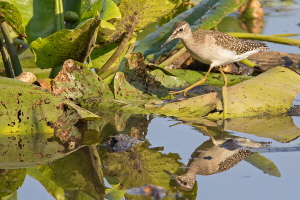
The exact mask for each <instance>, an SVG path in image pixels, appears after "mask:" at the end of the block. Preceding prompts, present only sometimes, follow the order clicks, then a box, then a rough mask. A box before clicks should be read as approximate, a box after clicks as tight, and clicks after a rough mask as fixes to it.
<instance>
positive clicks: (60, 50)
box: [30, 17, 100, 69]
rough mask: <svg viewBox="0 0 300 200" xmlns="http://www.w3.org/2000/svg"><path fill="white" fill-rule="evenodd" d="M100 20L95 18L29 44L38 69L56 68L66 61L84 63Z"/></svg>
mask: <svg viewBox="0 0 300 200" xmlns="http://www.w3.org/2000/svg"><path fill="white" fill-rule="evenodd" d="M99 24H100V20H99V19H98V18H97V17H96V18H93V19H89V20H86V21H84V22H82V23H81V24H79V26H78V27H77V28H76V29H74V30H61V31H58V32H56V33H54V34H52V35H50V36H48V37H47V38H43V39H42V38H38V39H37V40H35V41H34V42H32V43H31V44H30V48H31V49H32V50H33V53H34V55H35V57H36V65H37V66H38V67H39V68H42V69H45V68H53V67H58V66H60V65H61V64H63V62H64V61H65V60H67V59H74V60H77V61H79V62H83V61H85V59H86V57H87V56H88V55H89V53H90V51H91V49H92V46H93V44H92V43H93V40H94V33H95V32H96V31H97V30H98V26H99Z"/></svg>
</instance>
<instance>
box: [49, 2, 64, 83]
mask: <svg viewBox="0 0 300 200" xmlns="http://www.w3.org/2000/svg"><path fill="white" fill-rule="evenodd" d="M63 29H65V23H64V8H63V3H62V0H55V16H54V31H55V32H57V31H60V30H63ZM60 70H61V67H54V68H52V69H51V72H50V75H49V78H54V77H55V76H56V75H57V74H58V72H59V71H60Z"/></svg>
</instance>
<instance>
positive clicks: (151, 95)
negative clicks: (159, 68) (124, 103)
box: [114, 53, 168, 100]
mask: <svg viewBox="0 0 300 200" xmlns="http://www.w3.org/2000/svg"><path fill="white" fill-rule="evenodd" d="M127 57H128V59H127V58H124V59H123V61H122V63H121V65H120V67H119V69H118V72H117V73H116V75H115V78H114V94H115V98H116V99H120V100H125V99H140V100H149V99H157V97H167V96H168V91H167V90H166V89H165V88H164V87H163V86H162V85H161V83H160V82H158V81H156V80H155V79H154V78H153V77H152V76H150V75H149V74H148V72H147V70H146V65H145V63H144V59H143V57H142V55H141V54H139V53H138V54H130V55H128V56H127Z"/></svg>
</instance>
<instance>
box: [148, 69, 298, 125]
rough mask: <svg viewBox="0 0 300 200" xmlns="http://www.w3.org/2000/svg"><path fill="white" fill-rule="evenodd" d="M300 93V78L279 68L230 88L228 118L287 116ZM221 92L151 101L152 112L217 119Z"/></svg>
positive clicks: (149, 107)
mask: <svg viewBox="0 0 300 200" xmlns="http://www.w3.org/2000/svg"><path fill="white" fill-rule="evenodd" d="M299 92H300V76H299V74H297V73H296V72H294V71H292V70H290V69H287V68H284V67H276V68H274V69H272V70H269V71H267V72H265V73H263V74H261V75H259V76H257V77H255V78H253V79H250V80H247V81H244V82H242V83H239V84H236V85H234V86H231V87H228V88H227V99H226V100H227V109H228V111H227V117H229V118H236V117H242V116H260V115H278V114H281V113H286V112H287V110H288V109H289V108H290V107H291V106H292V104H293V101H294V99H295V97H296V96H297V94H298V93H299ZM221 96H222V95H221V93H210V94H205V95H201V96H196V97H192V98H188V99H178V100H174V101H173V102H162V101H160V102H153V101H151V102H149V103H147V104H146V109H148V110H149V112H152V113H157V114H165V115H168V116H176V117H179V118H180V117H182V118H189V119H195V118H199V117H205V118H207V119H211V120H217V119H220V118H221V117H222V115H220V113H221V111H222V110H223V108H222V103H221V99H222V97H221Z"/></svg>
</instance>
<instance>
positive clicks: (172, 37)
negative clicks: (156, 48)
mask: <svg viewBox="0 0 300 200" xmlns="http://www.w3.org/2000/svg"><path fill="white" fill-rule="evenodd" d="M174 39H175V37H174V35H173V34H172V35H171V36H170V37H169V38H168V39H167V40H166V41H165V42H164V43H163V44H162V45H161V46H160V47H161V48H163V47H164V46H165V45H166V44H167V43H168V42H170V41H171V40H174Z"/></svg>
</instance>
